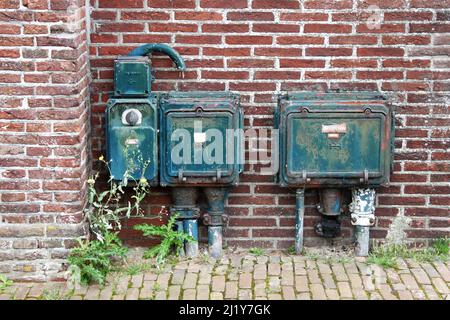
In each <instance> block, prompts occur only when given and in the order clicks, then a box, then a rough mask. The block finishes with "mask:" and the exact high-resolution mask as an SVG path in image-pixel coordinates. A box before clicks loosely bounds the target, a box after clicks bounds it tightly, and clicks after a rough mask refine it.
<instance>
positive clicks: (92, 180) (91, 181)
mask: <svg viewBox="0 0 450 320" xmlns="http://www.w3.org/2000/svg"><path fill="white" fill-rule="evenodd" d="M87 183H89V184H90V185H93V184H94V183H95V179H93V178H90V179H88V181H87Z"/></svg>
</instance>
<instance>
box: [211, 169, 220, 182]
mask: <svg viewBox="0 0 450 320" xmlns="http://www.w3.org/2000/svg"><path fill="white" fill-rule="evenodd" d="M220 178H222V172H221V171H220V170H219V169H217V170H216V176H215V177H213V178H212V179H213V181H214V182H217V181H219V180H220Z"/></svg>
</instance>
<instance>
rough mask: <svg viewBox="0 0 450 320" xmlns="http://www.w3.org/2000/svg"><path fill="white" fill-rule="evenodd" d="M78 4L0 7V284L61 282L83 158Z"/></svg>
mask: <svg viewBox="0 0 450 320" xmlns="http://www.w3.org/2000/svg"><path fill="white" fill-rule="evenodd" d="M85 22H86V16H85V7H84V0H83V1H77V0H71V1H63V0H49V1H47V0H0V274H6V275H7V276H8V277H9V278H11V279H15V278H18V277H20V278H22V279H24V280H49V279H60V278H62V277H63V276H64V272H65V271H64V270H65V268H64V265H63V264H64V262H65V259H64V258H65V257H66V254H67V252H68V248H69V247H71V246H72V245H73V244H74V241H75V238H76V237H79V236H82V235H84V234H86V231H85V229H84V227H83V226H84V225H83V224H82V223H81V219H82V210H83V208H84V205H85V180H86V174H87V169H88V158H89V157H90V155H89V148H88V146H89V143H88V132H89V121H88V119H89V109H88V105H89V101H88V94H89V93H88V84H89V83H88V76H89V71H88V70H89V69H88V51H87V37H86V23H85Z"/></svg>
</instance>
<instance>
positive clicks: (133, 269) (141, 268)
mask: <svg viewBox="0 0 450 320" xmlns="http://www.w3.org/2000/svg"><path fill="white" fill-rule="evenodd" d="M151 269H152V266H151V265H150V264H148V263H138V264H132V265H129V266H128V267H127V268H126V270H125V272H126V274H127V275H129V276H134V275H137V274H139V273H142V272H145V271H148V270H151Z"/></svg>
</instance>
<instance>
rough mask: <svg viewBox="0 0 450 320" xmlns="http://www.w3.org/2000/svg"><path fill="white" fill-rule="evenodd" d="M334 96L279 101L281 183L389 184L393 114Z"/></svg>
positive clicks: (372, 104)
mask: <svg viewBox="0 0 450 320" xmlns="http://www.w3.org/2000/svg"><path fill="white" fill-rule="evenodd" d="M330 96H331V94H329V95H328V96H327V97H320V98H316V99H312V98H311V97H306V98H305V97H304V96H297V97H296V96H295V95H294V96H293V97H290V98H285V99H282V100H281V104H282V105H281V117H280V123H279V126H280V129H281V130H282V132H281V134H280V137H281V139H282V141H281V161H282V162H281V163H282V170H281V180H282V183H283V184H286V185H302V184H303V185H310V186H313V185H317V186H324V185H335V186H336V185H338V186H349V185H358V184H361V185H364V184H366V185H378V184H383V183H386V182H387V181H389V173H390V170H389V169H390V160H391V159H390V157H391V138H392V137H391V114H390V111H389V109H388V108H387V107H386V106H385V105H384V104H382V103H380V101H373V100H375V99H374V98H372V100H370V99H369V98H370V96H367V97H366V99H361V96H360V97H358V96H356V97H351V96H349V95H347V96H345V99H344V98H343V97H342V96H341V97H339V96H338V95H337V94H334V97H335V99H330ZM362 97H365V96H362ZM372 97H373V94H372ZM296 98H297V99H296Z"/></svg>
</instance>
